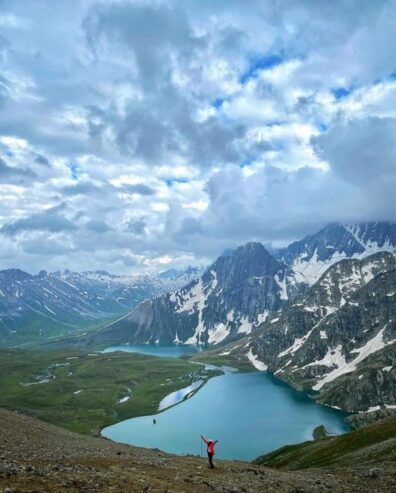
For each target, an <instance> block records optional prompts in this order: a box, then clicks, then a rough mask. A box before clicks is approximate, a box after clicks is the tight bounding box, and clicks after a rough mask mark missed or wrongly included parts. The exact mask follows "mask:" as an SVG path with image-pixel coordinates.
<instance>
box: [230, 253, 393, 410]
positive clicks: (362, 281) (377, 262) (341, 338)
mask: <svg viewBox="0 0 396 493" xmlns="http://www.w3.org/2000/svg"><path fill="white" fill-rule="evenodd" d="M395 350H396V257H395V255H394V254H391V253H388V252H380V253H377V254H374V255H371V256H369V257H366V258H364V259H362V260H359V259H347V260H342V261H340V262H338V263H336V264H334V265H333V266H331V267H330V268H329V269H328V270H327V271H326V272H325V274H324V275H323V276H322V277H321V278H320V279H319V280H318V281H317V282H316V283H315V284H313V286H312V287H311V288H309V290H308V291H307V292H306V293H305V294H303V295H301V296H298V297H296V298H295V299H294V300H293V303H292V304H290V305H289V306H287V307H285V308H284V309H283V310H281V311H280V312H279V313H278V314H276V315H274V316H272V317H269V318H268V320H267V321H266V322H265V323H263V324H262V325H261V326H260V328H259V330H258V331H257V332H256V333H255V334H252V335H251V336H250V337H249V338H245V339H242V340H241V341H238V342H237V343H235V344H233V345H231V346H230V347H228V348H227V349H226V350H225V352H226V353H227V354H233V353H234V354H239V355H242V356H243V357H245V358H248V359H249V360H250V361H251V362H252V363H253V364H254V366H256V367H257V368H258V369H261V370H265V369H268V370H269V371H270V372H273V373H274V374H275V375H276V376H277V377H278V378H281V379H282V380H285V381H287V382H288V383H290V384H292V385H293V386H295V387H297V388H304V389H306V390H314V391H317V392H318V396H317V398H318V400H320V401H321V402H323V403H325V404H328V405H331V406H334V407H339V408H341V409H345V410H348V411H360V410H363V411H364V410H368V409H370V408H375V407H376V406H379V405H381V406H383V407H390V408H393V407H395V405H396V379H395V376H396V367H395V364H396V351H395Z"/></svg>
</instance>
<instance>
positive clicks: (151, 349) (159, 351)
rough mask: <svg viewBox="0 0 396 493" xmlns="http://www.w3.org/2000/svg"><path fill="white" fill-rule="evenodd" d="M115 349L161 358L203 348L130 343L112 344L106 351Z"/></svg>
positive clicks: (173, 356)
mask: <svg viewBox="0 0 396 493" xmlns="http://www.w3.org/2000/svg"><path fill="white" fill-rule="evenodd" d="M114 351H125V352H127V353H140V354H147V355H149V356H159V357H161V358H180V356H183V354H194V353H197V352H199V351H202V349H201V348H200V347H199V346H194V345H188V346H187V345H182V344H177V345H176V344H175V345H173V346H160V345H157V344H128V345H122V346H110V347H108V348H106V349H105V350H104V351H103V352H104V353H111V352H114Z"/></svg>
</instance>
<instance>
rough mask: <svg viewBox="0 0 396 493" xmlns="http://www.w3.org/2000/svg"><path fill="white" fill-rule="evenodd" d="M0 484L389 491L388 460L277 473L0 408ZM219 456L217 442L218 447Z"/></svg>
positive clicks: (190, 491) (157, 492)
mask: <svg viewBox="0 0 396 493" xmlns="http://www.w3.org/2000/svg"><path fill="white" fill-rule="evenodd" d="M0 421H1V423H2V426H1V428H0V490H1V491H4V492H7V493H13V492H14V493H17V492H18V493H27V492H30V493H32V492H33V491H36V492H40V493H41V492H54V493H55V492H56V493H61V492H66V491H67V492H71V493H74V492H75V493H77V492H82V491H87V492H92V493H93V492H95V493H100V492H106V493H108V492H111V491H115V492H121V491H122V492H125V493H137V492H139V493H142V492H149V493H150V492H152V493H165V492H167V493H170V492H172V493H181V492H185V493H209V492H213V491H216V492H220V493H231V492H232V493H242V492H243V493H256V492H257V493H259V492H262V491H268V492H278V493H286V492H287V493H292V492H293V493H297V492H299V493H302V492H305V493H314V492H315V493H318V492H319V493H320V492H328V491H331V492H334V493H339V492H365V491H377V492H389V491H392V489H393V488H394V487H395V476H394V472H395V471H394V464H393V463H391V462H385V461H381V462H378V461H377V462H374V465H377V467H378V468H377V469H375V471H376V472H375V474H373V472H372V471H373V469H372V467H373V462H368V461H365V460H362V461H361V462H360V463H359V464H358V465H353V467H349V466H348V463H347V461H344V463H343V465H342V467H330V468H326V469H313V470H309V471H307V470H305V471H292V472H289V471H278V470H275V469H269V468H265V467H262V466H258V465H251V464H247V463H243V462H239V461H237V462H231V461H220V460H217V461H216V463H217V464H216V465H217V468H216V469H213V470H212V469H208V468H207V465H206V462H207V461H206V459H205V458H199V457H193V456H187V457H176V456H172V455H168V454H165V453H163V452H160V451H159V450H149V449H141V448H136V447H130V446H127V445H121V444H116V443H113V442H110V441H108V440H105V439H100V438H93V437H86V436H82V435H77V434H75V433H71V432H68V431H66V430H62V429H60V428H57V427H55V426H53V425H49V424H46V423H43V422H41V421H38V420H36V419H33V418H29V417H27V416H23V415H20V414H17V413H13V412H9V411H5V410H0ZM218 457H221V444H219V446H218Z"/></svg>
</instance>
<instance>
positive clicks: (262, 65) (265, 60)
mask: <svg viewBox="0 0 396 493" xmlns="http://www.w3.org/2000/svg"><path fill="white" fill-rule="evenodd" d="M282 60H283V59H282V57H281V56H279V55H265V56H262V57H256V58H253V59H251V61H250V66H249V68H248V69H247V70H246V71H245V72H244V73H243V74H242V75H241V77H240V79H239V81H240V82H241V84H246V82H248V81H249V80H250V79H253V78H254V77H256V75H257V73H258V72H260V71H261V70H267V69H269V68H272V67H275V66H276V65H280V64H281V63H282Z"/></svg>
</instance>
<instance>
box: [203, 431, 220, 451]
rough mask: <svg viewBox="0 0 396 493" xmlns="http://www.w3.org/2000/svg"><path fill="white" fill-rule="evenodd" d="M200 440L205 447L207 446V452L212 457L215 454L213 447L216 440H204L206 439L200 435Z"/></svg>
mask: <svg viewBox="0 0 396 493" xmlns="http://www.w3.org/2000/svg"><path fill="white" fill-rule="evenodd" d="M201 438H202V440H203V441H204V442H205V443H206V445H207V446H208V452H209V453H210V454H212V455H214V454H215V448H214V447H215V445H216V443H217V442H218V440H213V441H212V440H206V438H204V437H203V436H202V435H201Z"/></svg>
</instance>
